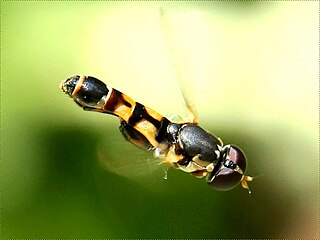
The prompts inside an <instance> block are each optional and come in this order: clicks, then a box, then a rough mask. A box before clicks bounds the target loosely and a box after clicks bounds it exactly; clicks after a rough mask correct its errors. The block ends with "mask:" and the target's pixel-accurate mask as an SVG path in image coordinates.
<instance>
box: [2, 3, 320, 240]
mask: <svg viewBox="0 0 320 240" xmlns="http://www.w3.org/2000/svg"><path fill="white" fill-rule="evenodd" d="M318 4H319V3H317V2H306V1H304V2H296V3H288V2H262V1H261V2H259V1H258V2H252V3H247V2H246V3H244V2H243V3H241V2H226V3H224V2H199V1H197V2H181V3H169V2H163V3H161V2H159V3H156V2H154V3H146V2H11V1H2V2H1V129H2V132H1V237H2V238H30V239H31V238H316V237H317V234H318V179H319V176H318V168H319V163H318V161H317V157H318V149H319V148H318V143H317V138H318V131H317V130H318V125H317V121H315V120H314V117H315V116H318V115H317V109H316V108H314V109H315V110H314V111H313V110H310V111H309V108H312V106H316V104H315V102H316V101H317V99H318V94H317V87H316V86H318V78H317V74H318V70H319V68H318V67H316V66H317V64H316V65H310V64H309V63H316V62H317V61H318V60H317V57H318V55H316V54H314V52H316V51H319V50H317V49H318V48H317V45H315V48H312V46H313V45H312V44H313V43H317V40H319V39H318V37H319V35H317V31H318V29H316V28H315V29H314V28H313V25H310V22H308V21H307V20H306V22H305V23H303V28H304V29H306V30H305V31H306V32H307V33H309V32H310V33H312V34H310V36H315V37H314V38H313V39H312V41H311V40H310V38H307V36H306V35H305V34H304V33H300V32H299V29H301V28H296V27H295V25H294V24H292V25H290V22H289V23H288V24H287V25H286V26H288V29H289V30H290V29H298V30H296V31H297V33H296V34H297V36H300V35H301V36H303V37H302V38H301V39H300V38H299V39H286V34H283V35H282V33H281V32H273V31H272V29H273V28H272V27H271V28H268V31H270V35H272V34H274V35H276V37H275V39H277V38H278V37H279V42H280V40H281V38H284V39H286V40H288V43H289V42H291V40H292V41H293V43H294V44H293V45H288V46H287V49H286V48H285V47H283V48H284V50H283V52H281V53H280V52H279V55H276V56H274V55H272V56H271V55H270V56H268V57H270V62H273V61H276V60H277V59H278V58H280V56H281V59H282V61H283V64H284V66H287V65H289V66H291V68H290V69H291V70H290V72H288V74H289V75H288V77H287V78H281V80H280V82H279V85H276V86H271V87H270V86H269V84H270V82H268V81H267V80H265V79H264V78H263V77H264V76H268V74H270V75H271V74H272V70H273V69H276V68H277V64H278V63H279V62H276V63H275V65H274V66H272V67H271V68H270V69H269V68H268V69H265V71H263V72H261V77H262V78H261V79H256V78H254V77H253V78H252V79H251V80H248V81H247V82H246V81H244V82H243V84H241V83H240V84H238V85H237V86H236V88H233V87H234V85H233V84H228V79H226V80H225V84H226V85H225V88H223V89H224V90H225V99H219V101H220V100H223V101H225V102H226V103H227V106H228V107H226V108H225V109H224V108H223V107H222V108H221V107H220V106H221V105H222V106H223V102H222V103H221V104H216V101H217V99H215V97H216V95H214V92H212V96H211V95H210V94H208V93H205V94H202V93H201V92H200V93H199V94H198V97H199V99H203V98H204V96H206V97H207V98H206V100H205V101H203V102H204V106H205V107H201V106H202V105H201V101H202V100H200V102H199V101H197V106H199V108H197V109H198V112H199V115H200V124H201V125H202V126H203V127H204V128H205V129H207V130H208V131H212V132H214V133H215V134H217V135H218V136H219V137H221V138H222V139H223V141H224V142H225V143H235V144H236V145H238V146H240V147H241V148H242V149H243V150H244V151H245V153H246V156H247V158H248V161H249V166H248V172H247V173H248V174H250V175H252V176H257V178H256V179H255V180H254V182H252V183H250V186H251V190H252V192H253V193H252V195H251V196H249V194H248V193H247V191H246V190H244V189H241V187H237V188H235V189H233V190H231V191H228V192H218V191H213V190H212V189H210V188H209V187H208V186H207V185H206V183H205V180H204V179H197V178H195V177H193V176H190V175H188V174H186V173H183V172H182V171H177V170H175V169H169V170H168V177H167V179H166V180H165V179H164V176H165V168H164V167H163V166H159V167H158V168H155V165H156V160H154V159H153V157H152V154H151V153H144V152H142V151H141V150H139V149H137V148H135V147H134V146H132V145H131V144H129V143H127V142H126V141H125V140H124V138H123V137H122V136H121V134H120V133H119V130H118V126H119V122H118V120H117V119H116V118H114V117H112V116H108V115H103V114H96V113H89V112H84V111H81V109H79V108H78V107H77V106H76V105H75V104H74V103H73V102H72V101H71V100H70V99H69V98H68V97H67V96H66V95H64V94H63V93H62V92H61V91H60V90H59V88H58V85H59V83H60V81H61V80H63V79H65V78H67V77H69V76H70V75H71V74H74V73H91V74H92V75H97V76H104V75H105V74H106V72H108V69H110V72H111V73H110V76H112V78H113V76H120V77H119V79H122V80H119V82H113V85H114V84H115V83H116V84H117V86H114V87H117V88H119V89H121V90H122V91H124V92H126V89H128V91H130V92H131V93H134V94H135V96H133V97H134V98H135V99H136V98H137V97H138V96H140V98H139V101H141V102H142V103H143V104H146V105H148V106H149V104H151V102H152V101H153V100H154V99H157V96H158V94H159V96H162V97H159V100H155V101H156V102H157V104H158V107H159V109H165V108H166V106H169V107H170V106H173V105H176V99H179V97H180V95H179V94H180V93H179V89H175V90H176V96H178V97H177V98H173V97H171V96H172V95H171V93H172V92H173V91H175V90H174V89H173V88H171V87H170V85H169V87H168V85H166V84H168V83H166V82H165V81H163V82H161V81H158V80H156V77H157V76H155V78H154V79H152V78H151V79H150V78H149V77H148V76H149V75H148V74H150V73H149V72H148V71H149V70H148V67H147V66H145V65H143V64H142V66H141V68H140V69H133V68H134V67H132V65H133V64H136V62H139V61H140V60H141V61H143V58H144V55H145V54H147V53H146V52H147V51H146V52H144V51H145V50H144V48H143V46H142V45H136V44H133V43H135V42H134V41H135V40H136V39H130V38H125V37H123V38H122V37H120V39H121V40H123V41H124V42H125V43H127V45H126V46H120V45H117V42H116V41H115V40H114V39H117V34H118V36H122V35H121V34H124V36H126V35H125V34H126V31H128V30H130V26H131V25H130V24H129V23H128V25H130V26H129V27H128V29H127V28H123V29H122V28H121V27H123V23H118V22H117V21H114V22H112V23H111V24H110V22H108V20H106V22H105V23H101V21H100V20H101V19H103V18H104V17H106V18H107V19H109V18H110V19H113V18H112V17H114V19H118V20H119V22H120V21H122V20H121V18H120V17H117V16H118V14H120V15H121V14H123V12H126V13H127V14H130V13H131V11H132V14H133V16H132V17H131V18H130V19H131V20H132V22H131V24H133V26H135V25H134V22H135V20H136V21H137V22H138V21H139V22H140V23H141V22H142V23H143V22H145V23H146V25H147V24H149V23H148V21H149V20H145V19H144V16H149V15H148V12H151V13H157V12H159V9H160V7H161V8H163V9H164V10H165V11H168V12H170V13H174V12H175V11H177V12H179V11H197V12H198V13H199V12H200V13H202V12H203V13H204V14H205V16H206V17H207V19H208V21H211V19H216V20H219V21H221V22H220V23H221V24H222V23H224V22H228V23H229V24H226V26H229V27H230V29H226V31H230V34H231V35H230V36H232V34H233V33H237V34H239V35H241V30H239V29H237V28H236V27H235V28H234V29H233V28H232V26H234V25H236V21H238V22H239V21H242V20H243V19H245V20H243V21H247V22H248V23H250V24H248V25H247V26H248V28H251V27H252V28H255V27H256V26H255V23H256V22H259V21H261V23H264V24H267V23H268V22H274V24H275V26H276V25H277V24H278V23H280V22H285V21H286V19H288V18H287V17H286V16H287V15H288V16H292V15H294V12H295V11H297V9H302V10H301V11H302V13H301V14H302V15H301V16H298V15H297V18H301V19H304V15H303V14H307V13H309V12H310V13H313V12H312V11H311V10H310V9H315V13H313V14H314V15H315V16H316V17H315V19H317V16H318V14H319V13H318V12H317V11H316V9H317V7H319V5H318ZM142 9H143V10H142ZM140 10H141V11H142V13H140V14H139V11H140ZM135 14H136V15H135ZM143 14H145V15H143ZM151 15H152V14H151ZM121 16H123V15H121ZM216 16H219V17H217V18H216ZM275 16H277V17H275ZM235 19H236V20H235ZM261 19H263V20H261ZM155 22H156V21H155ZM99 24H100V25H101V26H102V28H101V29H103V27H104V24H107V25H108V27H106V28H105V31H106V35H108V34H109V38H108V37H107V38H106V39H102V40H101V39H97V38H96V36H99V34H98V35H91V34H95V31H98V30H97V29H98V28H97V29H96V27H97V25H99ZM110 26H113V27H114V28H110ZM118 26H119V28H120V29H117V28H118ZM159 27H160V25H155V26H152V27H151V29H157V28H159ZM261 27H262V26H261ZM255 29H256V28H255ZM258 29H259V28H258ZM211 30H212V31H213V32H214V29H211ZM289 30H288V31H289ZM134 31H135V32H136V36H138V37H137V38H139V37H141V39H143V38H144V39H145V38H148V37H150V36H147V35H143V31H145V29H139V28H137V29H134ZM140 31H141V32H140ZM237 31H239V32H237ZM266 31H267V30H266ZM313 33H315V35H313ZM140 35H142V36H140ZM101 36H102V35H101ZM130 36H131V37H134V36H132V35H130ZM308 36H309V35H308ZM219 37H221V36H216V38H219ZM100 40H101V41H102V42H104V41H105V45H106V46H108V47H110V49H113V51H114V52H111V51H110V52H108V53H107V54H106V52H104V50H101V54H99V51H100V49H99V47H101V46H100V45H98V44H96V43H97V42H98V43H99V41H100ZM313 40H314V41H313ZM223 41H224V40H222V42H223ZM225 41H230V39H225ZM295 41H296V42H295ZM284 42H285V41H283V42H281V44H283V43H284ZM130 44H132V46H131V45H130ZM233 44H234V46H235V47H236V48H239V49H240V48H245V46H244V45H243V43H241V42H237V41H234V42H233ZM237 44H239V45H237ZM254 44H255V43H253V45H254ZM256 44H258V43H256ZM261 44H262V45H263V46H265V48H266V52H268V51H269V50H270V51H272V49H273V48H274V47H278V44H280V43H278V42H272V43H270V42H269V41H268V40H266V42H263V43H261ZM281 44H280V46H281ZM284 45H285V46H286V44H284ZM177 46H179V44H177ZM292 46H296V47H294V48H293V47H292ZM300 46H301V48H305V50H303V51H302V52H303V53H304V54H305V55H303V54H302V53H301V52H298V50H299V49H300V48H299V47H300ZM95 47H96V48H97V49H96V50H95V51H96V52H95V53H94V54H92V52H91V49H94V48H95ZM125 47H127V48H128V49H133V51H136V52H135V53H136V55H134V57H130V54H132V53H128V55H126V53H125V51H124V50H123V49H124V48H125ZM155 47H157V44H155ZM220 48H221V49H222V50H220V51H222V52H223V51H224V49H225V51H227V50H228V47H227V46H221V47H220ZM268 48H269V49H268ZM122 50H123V51H122ZM248 51H250V49H248ZM252 51H254V50H252ZM255 51H256V49H255ZM292 51H297V53H301V55H299V54H296V55H295V56H296V57H295V58H292V57H291V55H290V54H291V53H292ZM108 54H110V55H108ZM248 54H249V52H248ZM286 54H288V55H286ZM117 56H118V57H119V58H117ZM97 58H99V59H97ZM104 58H105V59H106V62H105V63H104V62H101V59H104ZM132 58H135V59H136V61H135V62H132V65H131V64H130V61H131V60H130V59H132ZM147 61H149V62H152V63H154V65H156V64H157V62H154V61H156V60H155V59H147ZM220 61H223V59H219V61H217V62H216V63H215V64H213V65H212V66H211V67H212V68H213V69H212V71H215V70H214V68H215V66H216V69H218V65H219V63H220ZM247 61H248V64H249V63H250V64H251V63H252V62H251V61H252V60H251V59H249V58H248V59H246V56H243V62H244V63H246V62H247ZM257 62H258V61H257ZM238 64H240V63H239V62H238V63H235V62H232V59H230V66H228V67H227V68H229V69H230V71H228V72H232V71H231V70H233V71H235V72H236V71H239V70H241V69H239V68H237V66H238ZM104 65H105V66H104ZM116 65H117V67H114V66H116ZM241 66H242V65H241ZM103 68H105V69H104V70H101V69H103ZM155 68H157V66H156V67H155ZM159 68H160V67H159ZM255 68H259V63H257V65H251V66H249V69H252V70H254V69H255ZM259 69H260V68H259ZM262 69H263V68H262ZM104 71H106V72H104ZM228 72H226V74H227V73H228ZM239 72H241V71H239ZM123 74H128V75H129V76H130V80H123V79H128V78H127V77H124V75H123ZM144 74H145V75H146V79H149V80H141V81H142V82H139V83H138V79H139V78H140V77H141V76H143V75H144ZM239 74H240V73H239ZM155 75H156V74H155ZM297 75H299V76H300V75H301V76H303V78H301V79H299V78H297V79H298V80H297V81H295V80H296V78H294V77H295V76H297ZM114 78H116V77H114ZM293 79H294V80H293ZM102 80H104V79H102ZM114 81H115V80H114ZM217 81H223V79H217ZM239 81H240V80H239ZM142 83H143V84H142ZM197 83H198V82H196V81H194V82H193V86H190V89H192V90H194V92H197V91H196V89H197V88H198V89H201V88H204V89H205V88H206V87H207V86H210V88H212V89H214V88H215V82H214V81H212V83H210V84H211V85H210V84H209V85H205V86H202V85H201V84H200V86H199V85H198V86H197ZM139 84H140V85H139ZM223 84H224V83H223ZM118 86H119V87H118ZM120 86H121V88H120ZM146 86H150V88H149V89H154V92H148V91H145V88H146ZM163 86H165V87H164V88H163ZM239 86H240V87H241V89H239ZM277 86H278V87H279V88H280V87H281V88H282V87H283V86H285V88H286V89H287V91H282V90H279V92H276V91H274V92H276V93H277V94H274V92H272V90H270V89H273V88H276V87H277ZM299 86H305V88H299ZM188 87H189V85H187V86H186V88H188ZM253 87H256V88H253ZM259 88H261V89H262V90H261V93H263V92H264V93H265V96H266V97H265V98H264V99H265V100H264V101H263V102H262V101H261V102H260V100H261V99H260V98H259V97H258V96H257V95H255V94H257V93H256V92H255V90H252V92H250V89H259ZM132 89H133V90H132ZM163 89H165V91H164V90H163ZM166 91H171V92H170V93H168V94H170V96H167V97H163V96H165V93H166ZM246 91H248V92H249V93H250V94H251V96H252V97H250V99H251V100H250V101H249V102H254V104H255V105H252V106H249V107H248V106H246V105H245V104H244V102H242V101H240V100H239V102H236V101H234V102H231V104H230V102H228V100H230V98H231V97H235V96H240V95H239V93H241V92H246ZM303 91H309V92H310V93H311V94H305V95H303V96H307V97H305V98H301V99H298V100H296V97H293V96H297V98H298V97H299V96H301V94H303ZM301 92H302V93H301ZM161 94H164V95H161ZM250 94H249V95H250ZM195 95H196V97H197V94H195ZM193 97H194V96H193ZM255 97H256V100H255ZM281 97H283V98H281ZM248 98H249V97H248ZM279 99H281V100H283V102H279V105H277V101H279ZM148 101H149V102H148ZM296 101H298V102H303V106H304V107H301V105H299V106H296V105H295V103H296ZM270 102H271V105H270V106H279V107H278V108H277V107H275V108H269V107H268V106H269V105H268V104H270ZM219 103H220V102H219ZM152 104H153V106H152V108H155V110H157V105H156V104H155V102H152ZM152 104H151V105H152ZM205 104H207V105H205ZM209 104H211V105H210V106H211V107H210V108H208V107H207V106H208V105H209ZM215 104H216V105H215ZM228 104H229V105H228ZM181 106H183V105H181ZM310 106H311V107H310ZM263 108H265V109H267V110H266V113H265V114H264V115H263V116H261V112H262V111H261V109H263ZM160 112H161V113H163V112H162V111H160ZM169 112H170V111H169ZM171 113H172V112H171ZM173 113H174V112H173ZM279 113H281V114H282V113H283V115H281V114H279ZM163 114H165V113H163ZM222 114H224V115H223V116H222ZM302 115H303V116H302ZM283 116H284V117H283ZM300 116H302V117H301V118H300ZM248 119H249V120H248ZM103 161H106V162H107V161H110V163H115V165H117V163H119V165H118V167H115V168H114V169H106V167H104V164H103ZM122 166H124V168H122ZM126 166H127V167H126ZM154 168H155V169H154Z"/></svg>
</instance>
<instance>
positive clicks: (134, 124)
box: [60, 75, 253, 193]
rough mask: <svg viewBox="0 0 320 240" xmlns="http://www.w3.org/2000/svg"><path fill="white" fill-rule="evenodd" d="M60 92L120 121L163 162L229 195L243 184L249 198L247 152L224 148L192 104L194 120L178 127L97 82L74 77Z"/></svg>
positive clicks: (133, 139) (125, 130) (124, 131)
mask: <svg viewBox="0 0 320 240" xmlns="http://www.w3.org/2000/svg"><path fill="white" fill-rule="evenodd" d="M60 88H61V90H62V91H63V92H65V93H66V94H68V95H69V96H70V97H71V98H72V99H73V100H74V101H75V102H76V103H77V104H78V105H79V106H80V107H82V108H83V110H87V111H94V112H100V113H107V114H111V115H114V116H117V117H118V118H119V119H120V127H119V129H120V132H121V133H122V135H123V136H124V137H125V139H126V140H128V141H129V142H131V143H133V144H134V145H136V146H138V147H140V148H143V149H145V150H148V151H153V153H154V156H155V157H158V158H160V159H161V160H162V161H163V162H165V163H168V164H169V165H171V166H173V167H174V168H176V169H180V170H182V171H184V172H187V173H191V174H193V175H195V176H197V177H206V182H207V183H208V185H209V186H210V187H212V188H213V189H216V190H222V191H225V190H229V189H232V188H234V187H235V186H237V185H238V184H239V183H240V182H241V185H242V187H243V188H245V189H248V191H249V193H250V190H249V187H248V184H247V182H249V181H252V180H253V178H252V177H250V176H247V175H245V171H246V167H247V160H246V157H245V155H244V153H243V152H242V150H241V149H240V148H239V147H237V146H235V145H231V144H227V145H223V143H222V141H221V139H220V138H217V137H216V136H214V135H213V134H211V133H209V132H207V131H206V130H204V129H203V128H201V127H200V126H199V125H198V117H197V115H196V114H195V112H194V111H193V109H192V107H191V105H190V104H188V103H187V102H186V105H187V108H188V110H189V111H190V113H191V116H192V120H191V121H187V122H182V123H175V122H172V121H170V120H168V119H167V118H166V117H164V116H162V115H161V114H159V113H157V112H156V111H154V110H152V109H150V108H148V107H146V106H144V105H142V104H141V103H139V102H136V101H134V100H133V99H131V98H130V97H129V96H127V95H126V94H124V93H122V92H120V91H118V90H117V89H114V88H110V87H108V86H107V85H106V84H104V83H103V82H102V81H100V80H99V79H97V78H94V77H90V76H83V75H76V76H72V77H70V78H68V79H67V80H65V81H63V82H62V83H61V84H60ZM185 100H186V99H185Z"/></svg>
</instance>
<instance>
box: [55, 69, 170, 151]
mask: <svg viewBox="0 0 320 240" xmlns="http://www.w3.org/2000/svg"><path fill="white" fill-rule="evenodd" d="M60 87H61V89H62V91H64V92H65V93H67V94H68V95H69V96H70V97H71V98H72V99H73V100H74V101H75V102H76V103H77V104H78V105H79V106H81V107H82V108H83V109H84V110H89V111H96V112H101V113H108V114H112V115H115V116H117V117H119V118H120V120H121V128H120V129H121V131H122V133H123V134H124V135H125V137H126V138H127V139H128V140H130V141H131V142H133V143H134V144H136V145H138V146H140V145H144V146H150V147H153V148H157V147H159V145H160V144H163V143H165V142H166V139H167V126H168V124H170V122H169V120H168V119H167V118H165V117H163V116H162V115H160V114H159V113H157V112H156V111H154V110H152V109H150V108H148V107H145V106H144V105H142V104H140V103H138V102H135V101H134V100H133V99H131V98H130V97H128V96H127V95H125V94H123V93H122V92H120V91H118V90H116V89H114V88H110V87H108V86H107V85H105V84H104V83H103V82H102V81H100V80H98V79H96V78H94V77H90V76H79V75H76V76H73V77H70V78H68V79H67V80H66V81H64V82H62V83H61V85H60ZM134 138H136V139H134Z"/></svg>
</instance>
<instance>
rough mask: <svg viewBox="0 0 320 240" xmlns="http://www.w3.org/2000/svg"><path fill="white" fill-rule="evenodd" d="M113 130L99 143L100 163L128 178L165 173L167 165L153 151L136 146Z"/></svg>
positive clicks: (108, 169)
mask: <svg viewBox="0 0 320 240" xmlns="http://www.w3.org/2000/svg"><path fill="white" fill-rule="evenodd" d="M116 130H117V129H115V131H112V133H111V134H108V136H107V137H105V138H104V139H103V141H101V142H100V143H99V144H98V147H97V155H98V160H99V162H100V164H101V165H102V166H103V167H104V168H105V169H106V170H107V171H110V172H113V173H115V174H117V175H120V176H123V177H127V178H137V177H146V176H150V175H159V178H161V177H160V176H161V174H162V177H163V176H164V175H165V172H164V169H165V166H164V165H163V164H161V161H160V159H158V158H154V157H153V152H152V151H144V150H142V149H140V148H138V147H136V146H134V145H133V144H132V143H130V142H129V141H127V140H125V138H124V137H123V136H122V135H121V133H120V131H116Z"/></svg>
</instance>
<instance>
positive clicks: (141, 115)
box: [128, 102, 161, 129]
mask: <svg viewBox="0 0 320 240" xmlns="http://www.w3.org/2000/svg"><path fill="white" fill-rule="evenodd" d="M142 119H145V120H147V121H149V122H151V123H152V124H153V125H154V126H155V127H156V128H157V129H159V128H160V127H161V123H160V121H158V120H157V119H154V118H153V117H152V116H150V115H149V114H148V113H147V111H146V109H145V107H144V106H143V105H142V104H141V103H138V102H136V106H135V108H134V110H133V113H132V115H131V116H130V118H129V121H128V123H129V124H130V125H131V126H134V125H136V124H137V123H138V122H139V121H140V120H142Z"/></svg>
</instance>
